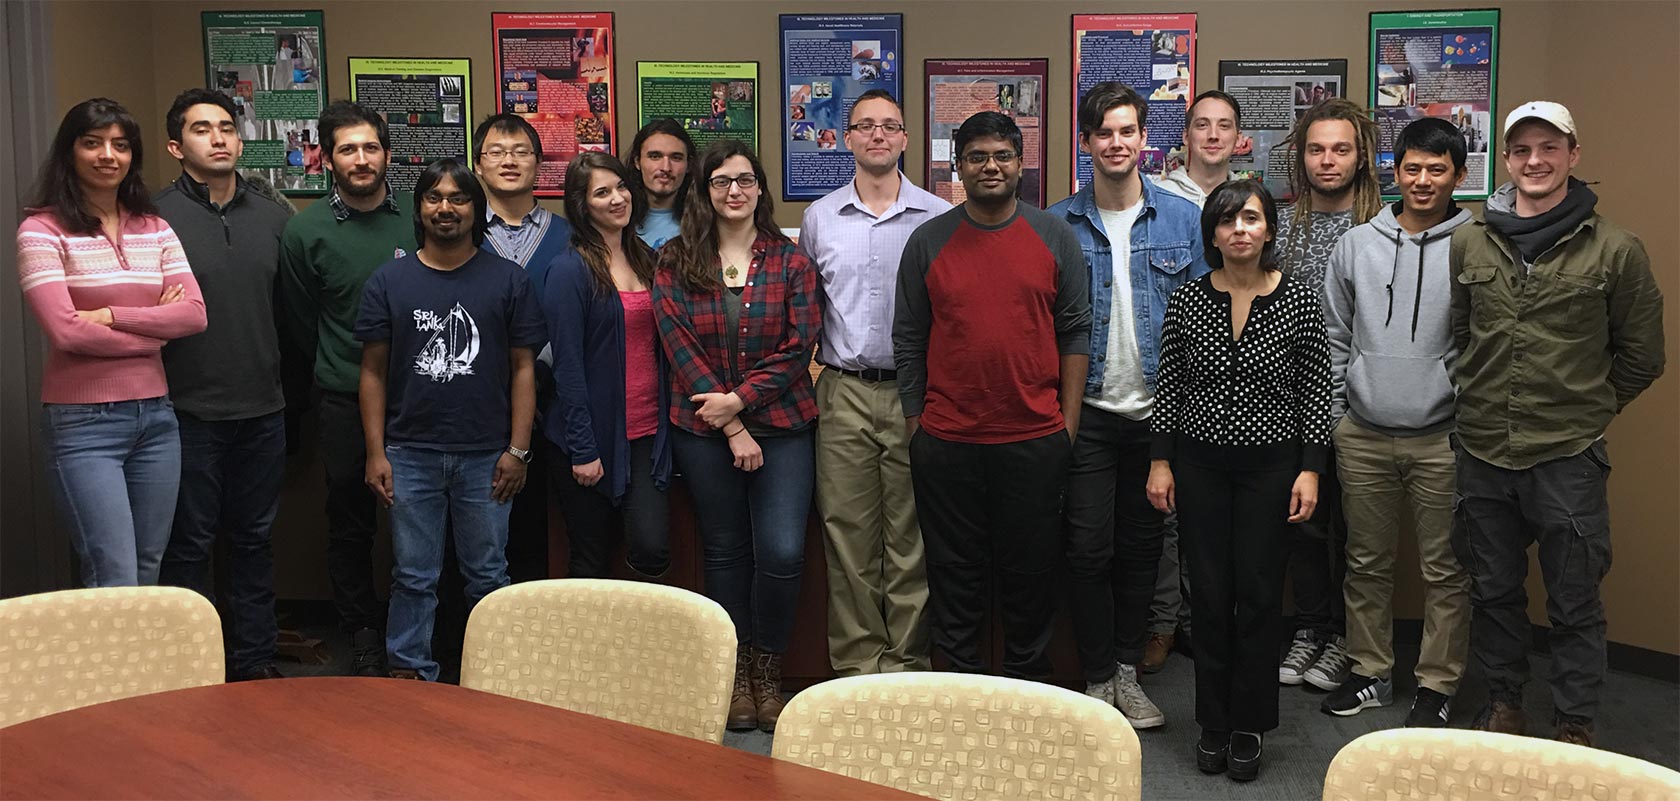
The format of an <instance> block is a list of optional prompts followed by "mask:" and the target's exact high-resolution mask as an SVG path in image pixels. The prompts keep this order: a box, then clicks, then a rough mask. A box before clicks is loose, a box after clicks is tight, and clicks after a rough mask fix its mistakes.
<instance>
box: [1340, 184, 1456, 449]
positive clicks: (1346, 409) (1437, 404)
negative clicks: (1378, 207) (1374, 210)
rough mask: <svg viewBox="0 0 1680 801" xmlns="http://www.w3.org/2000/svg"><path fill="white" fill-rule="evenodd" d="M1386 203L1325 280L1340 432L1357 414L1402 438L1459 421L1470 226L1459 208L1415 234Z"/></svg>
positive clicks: (1348, 240)
mask: <svg viewBox="0 0 1680 801" xmlns="http://www.w3.org/2000/svg"><path fill="white" fill-rule="evenodd" d="M1399 205H1400V204H1399V203H1395V204H1393V205H1391V206H1388V207H1385V208H1384V209H1383V210H1382V211H1381V212H1379V213H1378V214H1377V216H1376V217H1373V218H1372V219H1371V221H1370V222H1368V223H1365V224H1364V225H1359V226H1355V227H1354V228H1353V229H1352V230H1349V231H1348V232H1347V233H1346V234H1344V235H1343V236H1342V238H1341V240H1340V241H1338V242H1337V243H1336V249H1335V250H1334V251H1332V252H1331V254H1330V266H1329V268H1328V270H1327V272H1326V274H1325V278H1324V324H1325V333H1326V334H1327V335H1328V336H1329V339H1330V376H1331V403H1330V424H1331V426H1332V428H1334V426H1335V425H1336V424H1337V423H1339V422H1341V419H1342V415H1344V414H1347V415H1352V417H1353V420H1354V422H1356V423H1358V424H1359V425H1360V426H1362V427H1364V428H1368V429H1371V430H1373V431H1378V432H1381V433H1384V434H1387V435H1389V436H1395V437H1414V436H1422V435H1425V434H1432V433H1436V432H1439V431H1443V430H1446V429H1450V428H1451V427H1452V425H1453V385H1452V379H1451V375H1450V371H1451V369H1452V362H1453V360H1454V359H1455V358H1457V356H1458V353H1457V349H1456V348H1455V347H1454V345H1453V337H1452V326H1451V312H1452V276H1451V272H1450V270H1449V265H1448V255H1449V253H1450V252H1451V246H1450V243H1451V240H1452V232H1453V229H1455V228H1457V227H1459V226H1460V225H1463V224H1465V223H1467V222H1470V219H1471V218H1470V212H1469V211H1468V210H1465V209H1459V208H1457V207H1454V210H1453V213H1452V214H1451V216H1449V217H1448V218H1447V219H1446V220H1445V221H1443V222H1441V223H1440V224H1438V225H1436V226H1435V227H1433V228H1430V229H1429V230H1427V231H1424V232H1422V233H1419V234H1408V233H1406V231H1405V230H1404V229H1402V228H1401V227H1400V223H1399V221H1398V220H1396V219H1395V212H1396V210H1397V209H1398V207H1399Z"/></svg>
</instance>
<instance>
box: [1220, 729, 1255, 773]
mask: <svg viewBox="0 0 1680 801" xmlns="http://www.w3.org/2000/svg"><path fill="white" fill-rule="evenodd" d="M1228 775H1229V776H1230V777H1231V780H1232V781H1239V782H1251V781H1254V780H1255V778H1257V777H1258V776H1259V775H1260V735H1259V734H1257V733H1255V732H1247V731H1238V732H1232V733H1231V772H1230V773H1229V774H1228Z"/></svg>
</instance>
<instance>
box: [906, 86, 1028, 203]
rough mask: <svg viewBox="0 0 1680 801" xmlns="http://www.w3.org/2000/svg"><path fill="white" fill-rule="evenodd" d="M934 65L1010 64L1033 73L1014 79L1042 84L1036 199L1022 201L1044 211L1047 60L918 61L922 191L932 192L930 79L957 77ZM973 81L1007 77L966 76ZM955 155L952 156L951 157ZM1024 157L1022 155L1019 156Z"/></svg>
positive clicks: (931, 99) (931, 103) (931, 96)
mask: <svg viewBox="0 0 1680 801" xmlns="http://www.w3.org/2000/svg"><path fill="white" fill-rule="evenodd" d="M934 64H967V65H973V66H976V67H979V66H984V65H987V64H1013V65H1017V66H1019V67H1022V68H1023V69H1033V70H1034V71H1033V72H1024V71H1023V72H1019V73H1014V74H1015V75H1021V76H1030V77H1037V78H1039V79H1040V80H1042V81H1043V82H1044V86H1043V88H1042V89H1041V90H1040V91H1039V103H1040V108H1039V110H1038V119H1039V132H1038V164H1039V167H1038V169H1039V177H1038V197H1037V198H1036V201H1035V199H1034V198H1022V199H1023V200H1026V201H1027V202H1028V203H1034V204H1035V205H1036V206H1037V207H1038V208H1041V209H1042V208H1045V207H1046V205H1047V203H1048V201H1049V197H1050V187H1049V178H1050V136H1049V133H1048V130H1047V129H1048V128H1049V122H1050V59H1049V58H1044V57H1029V58H924V59H922V188H923V189H925V190H927V191H928V192H932V191H933V185H934V184H933V111H934V108H933V79H934V78H935V77H950V76H952V75H956V74H960V73H949V72H941V73H938V74H937V75H936V74H935V73H934V72H933V65H934ZM970 74H972V75H975V76H976V77H987V78H993V77H1005V76H1006V75H1008V74H1007V73H997V72H990V73H982V72H975V73H970ZM953 155H955V154H953ZM1023 155H1024V154H1023Z"/></svg>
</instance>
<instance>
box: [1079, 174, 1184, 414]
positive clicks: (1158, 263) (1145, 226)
mask: <svg viewBox="0 0 1680 801" xmlns="http://www.w3.org/2000/svg"><path fill="white" fill-rule="evenodd" d="M1050 213H1051V214H1054V215H1056V216H1058V217H1060V218H1062V219H1063V220H1066V221H1067V224H1068V225H1070V226H1072V227H1073V230H1074V233H1075V234H1077V235H1078V236H1079V247H1080V248H1081V249H1082V250H1084V251H1085V263H1086V264H1088V265H1090V268H1091V370H1090V372H1089V373H1087V374H1086V376H1085V395H1086V397H1096V396H1098V395H1100V394H1102V381H1103V370H1104V368H1105V367H1106V365H1105V362H1106V361H1107V359H1108V318H1109V315H1110V314H1112V313H1113V310H1114V297H1113V295H1111V294H1109V293H1110V292H1111V291H1112V289H1111V287H1112V285H1113V283H1114V252H1113V251H1112V250H1111V249H1110V247H1109V241H1108V233H1107V232H1105V231H1104V230H1103V226H1102V213H1101V212H1099V211H1098V210H1097V200H1096V190H1095V188H1094V187H1093V186H1092V185H1091V184H1086V185H1085V186H1084V187H1082V188H1080V190H1079V193H1078V194H1076V195H1074V196H1072V197H1069V198H1067V199H1066V200H1063V201H1062V202H1060V203H1057V204H1056V205H1054V206H1051V207H1050ZM1131 264H1132V266H1133V269H1132V270H1131V281H1132V316H1133V319H1132V324H1133V325H1135V326H1136V327H1137V341H1138V355H1139V356H1140V357H1141V359H1142V361H1143V380H1144V383H1145V384H1147V385H1148V387H1149V390H1150V391H1151V392H1153V391H1154V390H1155V374H1156V367H1157V365H1158V364H1159V363H1160V354H1161V321H1162V318H1163V317H1165V316H1166V313H1167V298H1169V297H1171V296H1172V293H1173V290H1175V289H1178V288H1179V287H1180V286H1182V285H1184V284H1187V283H1189V282H1191V281H1193V280H1195V279H1197V278H1200V277H1202V276H1203V275H1205V274H1207V272H1208V269H1209V268H1208V266H1207V262H1205V261H1203V260H1202V213H1201V209H1198V208H1196V204H1195V203H1192V202H1190V201H1188V200H1185V199H1184V198H1182V197H1179V196H1178V195H1175V194H1173V193H1171V192H1167V191H1165V190H1162V189H1160V188H1159V187H1157V186H1155V185H1154V184H1152V183H1150V181H1149V179H1148V178H1144V179H1143V211H1141V212H1139V213H1138V218H1137V222H1135V223H1133V224H1132V261H1131ZM1144 265H1148V269H1138V268H1140V267H1142V266H1144Z"/></svg>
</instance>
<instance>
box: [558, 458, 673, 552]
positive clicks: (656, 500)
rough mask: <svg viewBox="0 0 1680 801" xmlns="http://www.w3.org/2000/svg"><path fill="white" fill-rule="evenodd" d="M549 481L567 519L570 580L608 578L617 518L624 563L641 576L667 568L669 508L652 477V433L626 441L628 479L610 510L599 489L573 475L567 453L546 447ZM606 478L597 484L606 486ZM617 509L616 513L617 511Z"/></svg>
mask: <svg viewBox="0 0 1680 801" xmlns="http://www.w3.org/2000/svg"><path fill="white" fill-rule="evenodd" d="M548 453H549V458H550V460H551V464H552V469H551V470H550V471H549V476H550V480H552V481H553V482H554V491H555V494H557V495H559V496H560V514H561V515H562V516H564V517H565V518H566V536H567V538H568V540H569V542H570V544H571V547H570V554H571V560H570V561H571V567H570V571H569V573H568V575H570V576H571V577H572V578H610V577H611V576H612V574H613V569H612V555H613V551H614V550H616V549H617V548H618V541H619V536H618V533H619V532H618V523H619V522H620V521H619V520H614V518H615V517H620V518H621V520H622V524H623V531H624V561H625V562H626V563H627V564H629V565H630V569H631V570H633V571H635V572H636V574H637V575H638V576H640V577H642V578H658V577H660V576H663V575H665V571H666V570H669V569H670V567H671V537H670V519H671V513H670V506H669V505H668V504H667V498H666V495H665V490H662V489H660V488H659V487H658V485H656V484H655V483H654V480H653V437H651V436H650V437H642V438H641V439H638V440H632V441H631V442H630V482H629V484H628V485H626V486H625V488H624V497H623V498H622V499H621V500H620V501H619V504H618V506H617V508H616V509H615V508H614V505H613V502H612V499H611V498H608V497H607V496H606V495H605V494H604V493H602V492H601V491H600V490H599V489H598V488H599V487H600V485H599V484H598V485H596V486H595V487H585V486H581V485H579V484H578V483H577V481H576V480H574V479H573V478H572V469H571V460H570V459H569V458H568V457H567V455H566V452H565V451H564V450H562V449H560V448H559V447H556V446H554V445H553V444H550V445H549V452H548ZM611 483H612V478H611V477H610V476H608V477H604V478H602V479H601V484H607V485H610V484H611ZM615 512H617V514H615Z"/></svg>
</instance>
